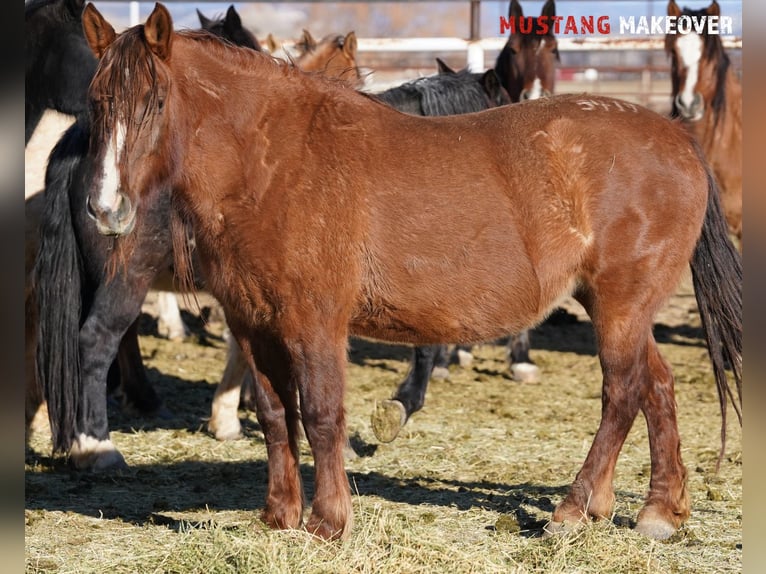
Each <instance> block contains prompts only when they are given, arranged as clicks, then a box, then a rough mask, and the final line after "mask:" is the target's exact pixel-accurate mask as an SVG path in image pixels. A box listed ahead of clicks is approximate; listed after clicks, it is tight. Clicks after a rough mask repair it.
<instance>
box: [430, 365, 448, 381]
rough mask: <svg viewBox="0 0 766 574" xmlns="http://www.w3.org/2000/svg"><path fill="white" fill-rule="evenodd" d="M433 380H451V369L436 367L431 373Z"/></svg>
mask: <svg viewBox="0 0 766 574" xmlns="http://www.w3.org/2000/svg"><path fill="white" fill-rule="evenodd" d="M431 378H432V379H437V380H439V381H444V380H446V379H449V369H448V368H447V367H434V370H433V371H431Z"/></svg>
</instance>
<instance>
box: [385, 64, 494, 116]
mask: <svg viewBox="0 0 766 574" xmlns="http://www.w3.org/2000/svg"><path fill="white" fill-rule="evenodd" d="M481 77H482V75H481V74H475V73H472V72H470V71H469V70H468V69H463V70H460V71H459V72H456V73H454V74H441V75H436V76H427V77H425V78H418V79H417V80H413V81H411V82H407V83H406V84H402V85H401V86H396V87H394V88H390V89H388V90H386V91H384V92H381V93H380V94H377V97H378V98H379V99H380V100H382V101H383V102H385V103H387V104H388V105H390V106H392V107H399V106H401V105H404V104H405V103H406V102H408V101H410V100H411V99H412V98H418V99H419V101H420V108H421V114H422V115H426V116H446V115H453V114H465V113H470V112H479V111H481V110H485V109H487V96H488V94H487V92H486V90H485V89H484V86H483V84H482V83H481Z"/></svg>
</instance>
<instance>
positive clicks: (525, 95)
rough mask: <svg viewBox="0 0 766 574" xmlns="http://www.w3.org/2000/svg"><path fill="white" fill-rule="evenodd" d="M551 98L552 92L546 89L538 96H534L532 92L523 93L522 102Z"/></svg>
mask: <svg viewBox="0 0 766 574" xmlns="http://www.w3.org/2000/svg"><path fill="white" fill-rule="evenodd" d="M550 96H551V92H550V91H548V90H546V89H543V90H541V91H540V92H539V94H538V95H537V96H535V95H534V93H533V92H532V90H523V91H522V92H521V101H522V102H524V101H526V100H537V99H540V98H548V97H550Z"/></svg>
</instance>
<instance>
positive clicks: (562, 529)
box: [542, 520, 584, 538]
mask: <svg viewBox="0 0 766 574" xmlns="http://www.w3.org/2000/svg"><path fill="white" fill-rule="evenodd" d="M582 526H584V523H583V521H581V520H576V521H564V522H558V521H556V520H551V521H550V522H548V524H546V525H545V526H544V527H543V536H542V537H543V538H550V537H551V536H562V535H564V534H568V533H569V532H572V531H573V530H576V529H577V528H581V527H582Z"/></svg>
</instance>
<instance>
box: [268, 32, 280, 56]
mask: <svg viewBox="0 0 766 574" xmlns="http://www.w3.org/2000/svg"><path fill="white" fill-rule="evenodd" d="M266 48H268V50H269V54H273V53H274V52H276V51H277V50H279V46H277V41H276V39H274V36H273V35H272V33H271V32H269V35H268V36H266Z"/></svg>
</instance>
